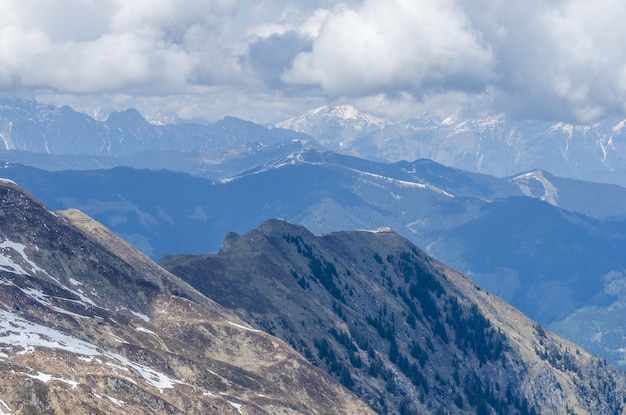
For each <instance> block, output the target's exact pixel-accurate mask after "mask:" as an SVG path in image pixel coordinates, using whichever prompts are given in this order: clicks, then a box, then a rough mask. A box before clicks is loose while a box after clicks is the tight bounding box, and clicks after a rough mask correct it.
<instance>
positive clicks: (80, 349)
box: [0, 310, 183, 392]
mask: <svg viewBox="0 0 626 415" xmlns="http://www.w3.org/2000/svg"><path fill="white" fill-rule="evenodd" d="M0 339H1V340H0V350H2V351H3V352H12V353H16V354H26V353H32V352H34V351H35V350H36V349H37V348H38V347H42V348H46V349H56V350H62V351H67V352H70V353H73V354H74V355H77V356H81V357H94V356H99V357H101V358H104V359H107V360H109V362H107V364H110V365H113V366H114V367H117V368H120V369H121V370H125V371H129V372H131V369H132V372H134V373H138V374H139V375H140V376H141V377H142V378H143V380H144V381H145V382H146V383H148V384H149V385H151V386H152V387H154V388H156V389H158V390H159V391H161V392H162V391H163V389H169V388H173V387H174V385H176V384H182V383H183V382H182V381H180V380H177V379H173V378H170V377H169V376H167V375H165V374H163V373H160V372H158V371H156V370H154V369H152V368H149V367H146V366H144V365H141V364H139V363H135V362H133V361H131V360H129V359H128V358H126V357H124V356H122V355H119V354H117V353H112V352H109V351H106V350H102V349H101V348H100V347H98V346H96V345H94V344H92V343H89V342H86V341H83V340H80V339H77V338H76V337H72V336H68V335H66V334H63V333H61V332H60V331H58V330H55V329H52V328H50V327H46V326H43V325H40V324H37V323H33V322H30V321H27V320H24V319H22V318H20V317H18V316H17V315H15V314H13V313H11V312H8V311H5V310H0ZM113 362H117V364H115V363H113ZM120 365H121V366H120Z"/></svg>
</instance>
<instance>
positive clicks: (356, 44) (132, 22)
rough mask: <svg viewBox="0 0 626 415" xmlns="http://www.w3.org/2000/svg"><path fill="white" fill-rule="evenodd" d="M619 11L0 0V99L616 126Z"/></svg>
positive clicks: (562, 1)
mask: <svg viewBox="0 0 626 415" xmlns="http://www.w3.org/2000/svg"><path fill="white" fill-rule="evenodd" d="M624 15H626V3H624V2H623V1H618V0H598V1H596V2H589V1H582V0H549V1H545V0H527V1H525V2H505V1H501V0H343V1H340V0H302V1H297V2H296V1H294V0H256V1H253V0H188V1H185V2H184V4H181V2H179V1H175V0H134V1H126V0H46V1H41V0H3V1H2V2H0V62H1V63H2V64H1V65H0V93H5V94H6V93H9V94H13V95H30V96H36V97H39V98H40V99H43V100H44V101H46V102H54V103H59V104H65V103H71V104H73V105H74V106H76V107H78V108H86V107H88V106H93V105H94V104H96V103H98V102H100V104H98V105H99V106H103V107H112V108H115V109H122V108H120V106H122V105H125V106H137V107H139V108H140V109H141V110H142V111H143V112H158V111H159V110H160V109H162V108H163V107H165V108H167V110H169V111H171V112H172V113H175V114H177V115H179V116H184V117H203V118H208V119H212V120H215V119H218V118H221V117H223V116H224V115H236V116H241V117H247V118H250V119H253V120H256V121H264V122H265V121H268V122H271V121H280V120H281V118H280V117H288V116H294V115H297V114H298V113H300V112H304V110H306V109H308V108H307V106H318V105H323V104H331V105H332V104H340V103H352V104H354V103H357V104H360V105H361V106H362V107H363V109H366V110H369V111H372V112H374V113H377V114H378V115H383V116H390V117H397V118H408V117H411V116H415V115H416V114H418V113H419V112H422V111H425V110H429V111H433V112H439V113H444V112H462V111H468V112H475V111H489V112H504V113H507V114H509V115H510V116H512V117H517V118H543V119H551V120H568V121H589V120H593V119H595V118H597V117H602V116H612V115H616V116H622V117H623V116H624V112H626V107H625V105H626V104H625V103H626V49H624V47H623V45H624V44H625V42H626V26H624V25H623V24H622V20H623V16H624ZM81 102H82V103H83V104H82V106H81V105H80V103H81ZM159 106H160V108H157V107H159Z"/></svg>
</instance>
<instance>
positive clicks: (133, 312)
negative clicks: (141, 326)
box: [128, 310, 150, 323]
mask: <svg viewBox="0 0 626 415" xmlns="http://www.w3.org/2000/svg"><path fill="white" fill-rule="evenodd" d="M128 311H130V313H131V314H132V315H133V316H135V317H139V318H140V319H142V320H143V321H145V322H146V323H149V322H150V317H148V316H147V315H145V314H141V313H138V312H136V311H133V310H128Z"/></svg>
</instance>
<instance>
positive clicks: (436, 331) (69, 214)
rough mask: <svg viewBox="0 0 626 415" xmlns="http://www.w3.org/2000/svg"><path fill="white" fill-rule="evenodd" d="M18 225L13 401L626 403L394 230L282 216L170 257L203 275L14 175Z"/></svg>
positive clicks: (9, 216) (100, 406)
mask: <svg viewBox="0 0 626 415" xmlns="http://www.w3.org/2000/svg"><path fill="white" fill-rule="evenodd" d="M0 232H1V233H0V239H1V241H0V283H1V284H2V287H3V289H2V290H0V333H1V336H0V371H1V373H2V377H1V378H0V406H1V407H2V411H3V412H8V413H16V414H22V413H23V414H26V413H78V414H80V413H96V414H98V413H107V414H108V413H124V414H126V413H127V414H145V413H160V414H161V413H162V414H183V413H207V414H228V413H233V414H237V413H256V414H279V413H281V414H282V413H286V414H307V413H311V414H313V413H315V414H319V413H324V414H333V413H337V414H357V413H358V414H368V413H374V411H376V412H377V413H401V414H411V413H426V414H437V413H442V412H443V413H451V414H461V413H462V414H474V413H475V414H483V413H484V414H487V413H493V412H494V411H495V412H497V413H512V414H517V413H520V414H526V413H528V414H533V413H548V414H549V413H555V414H561V413H563V414H565V413H568V412H570V413H571V412H574V413H583V414H584V413H589V414H591V413H594V414H595V413H621V411H622V410H623V408H622V407H623V405H624V393H625V392H624V391H625V390H626V389H625V386H626V375H624V374H623V373H622V372H619V371H618V370H616V369H613V368H611V367H610V366H608V365H607V364H606V362H604V361H603V360H601V359H598V358H594V357H592V356H590V355H589V354H588V353H587V352H585V351H584V350H582V349H581V348H579V347H578V346H576V345H574V344H572V343H569V342H567V341H566V340H564V339H562V338H559V337H557V336H555V335H553V334H551V333H550V332H549V331H547V330H545V329H543V328H542V327H541V326H540V325H538V324H537V323H533V322H532V321H531V320H529V319H528V318H527V317H525V316H523V315H522V314H521V313H519V312H518V311H516V310H515V309H513V308H511V307H510V306H508V305H507V304H505V303H504V302H502V301H501V300H499V299H498V298H497V297H495V296H494V295H492V294H489V293H488V292H486V291H485V290H483V289H481V288H480V287H479V286H477V285H475V284H474V283H472V282H471V281H469V280H468V279H466V278H465V277H463V276H462V275H460V274H458V273H456V272H454V271H452V270H451V269H449V268H447V267H446V266H444V265H442V264H441V263H438V262H436V261H434V260H433V259H432V258H430V257H428V256H427V255H426V254H425V253H424V252H422V251H420V250H418V249H417V248H416V247H415V246H414V245H413V244H411V243H410V242H409V241H408V240H406V239H404V238H402V237H400V236H399V235H397V234H395V233H393V232H391V231H390V230H388V229H379V230H376V231H370V232H367V231H351V232H340V233H334V234H331V235H328V236H324V237H315V236H314V235H313V234H311V233H310V232H309V231H307V230H306V229H305V228H303V227H301V226H296V225H292V224H289V223H287V222H285V221H282V220H270V221H268V222H266V223H264V224H262V225H261V226H260V227H259V228H258V229H256V230H253V231H251V232H250V233H248V234H246V235H244V236H239V235H236V234H229V235H227V236H226V238H225V239H224V243H223V248H222V251H221V252H220V253H219V254H216V255H208V256H198V257H195V256H176V257H168V258H166V259H164V260H163V261H162V263H163V264H164V265H167V266H168V267H169V268H170V269H172V270H174V271H175V272H177V273H178V274H179V275H181V276H183V277H184V278H185V279H186V280H187V281H188V282H189V283H191V284H188V283H186V282H184V281H183V280H181V279H180V278H178V277H176V276H174V275H173V274H171V273H169V272H168V271H165V270H164V269H163V268H161V267H160V266H159V265H157V264H155V263H154V262H152V261H150V260H149V259H148V258H147V257H145V256H144V255H142V254H139V253H138V252H137V251H136V250H134V249H133V248H132V247H131V246H130V245H128V244H127V243H125V242H123V241H122V240H121V239H119V238H118V237H116V236H115V235H114V234H113V233H112V232H111V231H109V230H108V229H107V228H105V227H103V226H102V225H101V224H99V223H98V222H96V221H94V220H93V219H91V218H90V217H88V216H86V215H84V214H83V213H81V212H79V211H77V210H68V211H58V212H54V211H52V210H50V209H49V208H47V207H46V206H44V205H43V204H41V203H40V202H39V201H37V200H36V199H34V198H33V197H32V196H30V195H29V194H28V193H26V192H25V191H23V190H22V189H21V188H19V187H18V186H17V185H16V184H14V183H13V182H10V181H7V180H2V181H1V182H0ZM194 286H195V287H197V288H199V290H197V289H196V288H194ZM209 297H211V298H212V299H210V298H209ZM214 301H215V302H214ZM218 303H221V304H222V305H220V304H218ZM242 317H243V318H242ZM280 338H282V339H285V340H286V341H283V340H280ZM287 343H291V344H292V346H293V347H290V346H289V345H288V344H287ZM294 349H295V350H298V351H300V352H301V353H302V355H304V356H306V360H305V358H304V357H303V356H302V355H300V354H298V353H296V351H295V350H294ZM315 366H319V367H318V368H316V367H315ZM321 369H324V370H325V371H327V372H328V373H329V374H325V373H324V372H322V370H321ZM333 378H334V379H333ZM339 382H341V383H343V385H344V386H341V385H340V384H339ZM346 388H349V389H351V390H352V391H353V392H354V394H353V393H351V392H349V391H348V390H347V389H346ZM355 394H356V395H358V396H360V397H361V398H362V400H360V399H358V398H357V396H356V395H355ZM365 402H367V404H368V405H369V406H368V405H366V404H365Z"/></svg>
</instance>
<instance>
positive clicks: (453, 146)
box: [0, 98, 626, 186]
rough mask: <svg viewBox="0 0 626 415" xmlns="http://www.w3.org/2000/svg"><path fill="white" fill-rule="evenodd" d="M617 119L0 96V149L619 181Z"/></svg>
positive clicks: (185, 163)
mask: <svg viewBox="0 0 626 415" xmlns="http://www.w3.org/2000/svg"><path fill="white" fill-rule="evenodd" d="M625 125H626V120H621V119H605V120H602V121H599V122H595V123H592V124H584V125H573V124H567V123H563V122H543V121H519V120H512V119H508V118H506V117H504V116H499V115H484V116H481V117H475V118H462V117H455V116H451V117H447V118H443V119H442V118H440V117H437V116H435V115H433V114H423V115H422V116H421V117H419V118H414V119H409V120H405V121H398V122H390V121H386V120H382V119H379V118H376V117H374V116H371V115H368V114H365V113H362V112H359V111H358V110H356V109H355V108H354V107H352V106H349V105H342V106H337V107H321V108H317V109H315V110H311V111H309V112H307V113H305V114H303V115H302V116H300V117H296V118H293V119H289V120H286V121H283V122H280V123H277V124H275V125H272V126H262V125H259V124H255V123H253V122H250V121H245V120H241V119H238V118H234V117H225V118H224V119H222V120H220V121H218V122H216V123H214V124H200V123H193V122H180V123H172V124H155V123H150V122H148V121H147V120H146V119H145V118H144V117H143V116H142V115H141V114H140V113H139V112H138V111H137V110H134V109H128V110H125V111H118V112H113V113H111V114H109V116H108V117H107V118H106V119H105V120H103V121H98V120H95V119H94V118H92V117H91V116H89V115H86V114H83V113H79V112H76V111H74V110H72V109H71V108H69V107H67V106H64V107H56V106H52V105H47V104H41V103H39V102H37V101H35V100H33V99H17V98H12V99H9V98H0V150H2V149H4V150H13V151H10V152H6V153H4V154H5V156H4V157H3V158H4V159H5V160H7V161H16V162H21V163H25V164H29V165H33V166H38V167H42V168H47V169H62V168H88V167H89V166H92V167H95V166H98V167H114V166H120V165H124V166H133V167H145V168H168V169H173V170H181V171H186V172H188V173H191V174H198V175H201V176H204V177H210V178H213V179H217V178H225V177H229V176H230V175H234V174H237V173H238V172H237V171H233V170H231V169H229V168H225V169H223V170H221V169H219V168H216V165H220V164H222V162H229V161H230V162H234V163H235V164H236V163H237V161H241V159H242V158H243V159H245V158H246V156H248V155H254V154H257V153H258V152H259V151H261V152H262V149H265V147H267V146H274V145H276V144H280V143H284V142H286V141H291V140H297V141H306V142H308V143H310V144H311V145H317V146H319V145H321V146H322V148H323V149H327V150H333V151H340V152H346V153H349V154H354V155H359V156H361V157H364V158H367V159H370V160H378V161H385V162H398V161H414V160H417V159H422V158H427V159H431V160H434V161H436V162H438V163H441V164H443V165H446V166H450V167H456V168H459V169H463V170H466V171H472V172H477V173H485V174H489V175H492V176H496V177H506V176H512V175H516V174H519V173H520V172H527V171H531V170H544V171H548V172H550V173H552V174H554V175H556V176H560V177H566V178H574V179H580V180H585V181H592V182H603V183H614V184H618V185H621V186H626V179H625V178H626V174H624V171H625V169H626V138H625V135H624V134H626V129H625V128H624V126H625ZM2 147H3V148H2ZM15 151H22V153H16V152H15ZM23 151H26V152H28V153H23ZM226 166H228V163H226ZM226 166H225V167H226ZM248 167H249V168H251V167H253V166H252V165H248ZM241 171H244V170H240V171H239V172H241Z"/></svg>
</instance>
